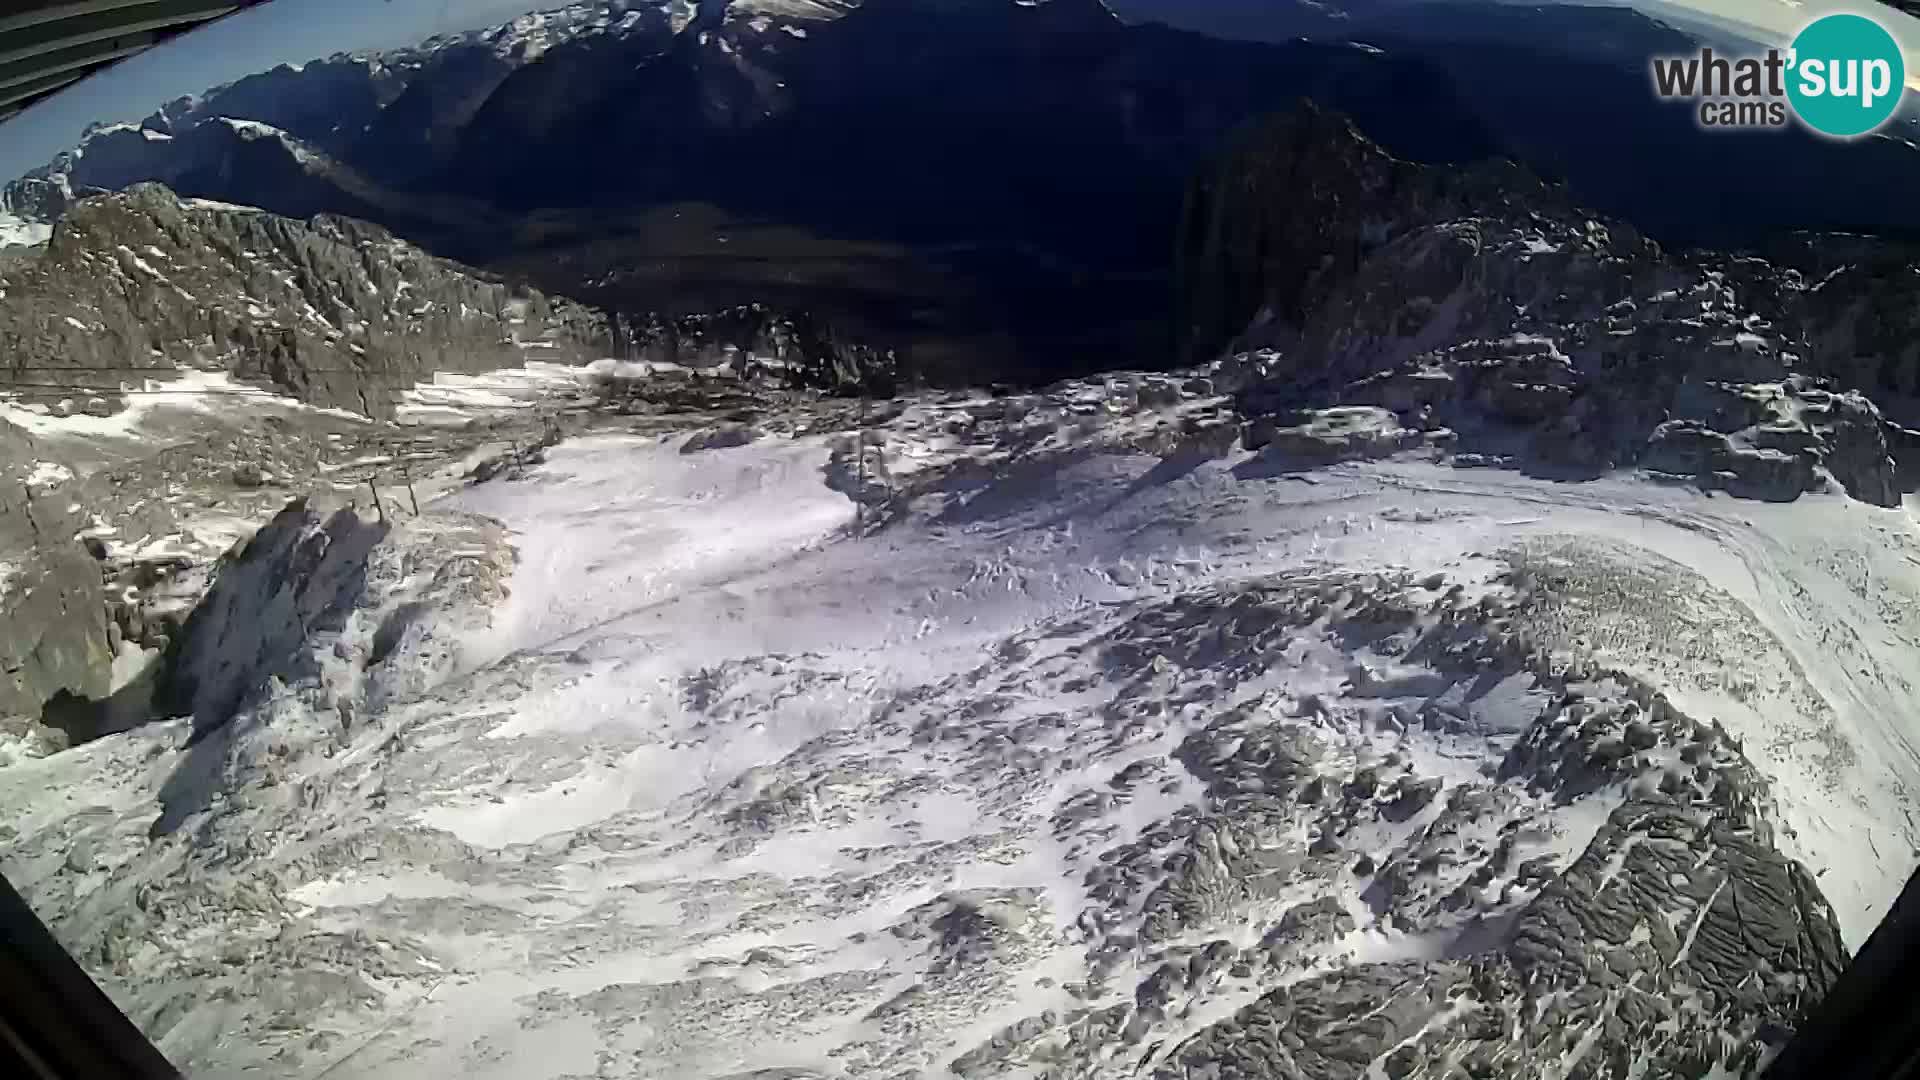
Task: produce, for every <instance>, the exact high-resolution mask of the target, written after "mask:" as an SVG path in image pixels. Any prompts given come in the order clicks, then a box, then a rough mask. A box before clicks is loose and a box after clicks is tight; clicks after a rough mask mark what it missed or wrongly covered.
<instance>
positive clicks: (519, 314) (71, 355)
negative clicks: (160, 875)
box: [0, 185, 606, 416]
mask: <svg viewBox="0 0 1920 1080" xmlns="http://www.w3.org/2000/svg"><path fill="white" fill-rule="evenodd" d="M0 292H4V293H5V295H6V302H5V303H4V304H3V305H0V357H4V360H0V389H5V388H7V387H16V388H17V390H16V392H17V393H18V394H20V395H23V396H25V397H26V398H28V399H31V400H48V401H51V400H56V399H58V398H61V397H70V396H73V393H74V391H73V388H75V387H98V388H100V393H101V394H102V395H103V396H105V397H108V398H112V397H113V396H114V395H113V394H112V393H111V390H112V388H116V387H119V386H120V385H121V384H123V383H126V382H128V381H130V380H132V379H135V378H141V377H144V378H153V379H161V380H164V379H168V378H171V377H172V376H173V374H174V373H175V372H176V371H177V370H178V369H185V368H198V369H210V370H217V371H225V372H228V373H229V374H232V375H234V376H238V377H240V378H243V379H250V380H258V381H261V382H265V383H268V384H271V385H272V386H274V387H277V388H279V389H281V390H283V391H285V392H286V393H289V394H291V395H293V396H295V397H298V398H299V399H301V400H303V401H307V402H310V403H313V404H316V405H325V406H337V407H341V408H346V409H350V410H353V411H356V412H360V413H363V414H366V415H369V416H384V415H386V414H387V413H389V412H390V411H391V409H392V406H393V398H394V395H395V394H396V393H398V392H399V391H400V390H403V389H405V388H407V387H409V386H412V385H413V384H414V383H416V382H420V381H423V380H425V379H427V378H429V377H430V376H431V375H432V373H434V372H436V371H442V372H449V371H451V372H462V371H484V370H488V369H492V368H499V367H513V366H519V365H522V364H524V363H525V362H526V361H527V360H529V359H540V360H554V361H563V362H565V361H580V360H584V359H587V358H590V357H592V356H595V355H599V354H600V352H601V351H603V348H604V345H603V343H604V342H605V340H606V338H605V330H604V324H603V321H602V320H601V318H600V317H599V316H597V315H596V314H594V313H592V312H590V311H588V310H587V309H584V308H581V307H578V306H576V305H573V304H570V303H567V302H564V301H558V300H551V299H549V298H547V297H546V296H544V295H542V294H540V293H539V292H537V291H533V290H527V289H517V288H513V287H510V286H507V285H503V284H499V283H496V282H490V281H485V280H482V279H480V278H478V277H476V276H474V275H473V274H472V273H471V272H469V271H467V270H466V269H464V268H462V267H460V266H458V265H456V264H454V263H450V262H446V261H444V260H441V259H436V258H433V257H431V256H428V255H426V254H424V253H422V252H421V251H419V250H418V249H416V248H413V247H411V246H410V245H407V244H405V243H403V242H401V241H399V240H396V239H395V238H394V237H393V236H392V235H391V234H389V233H387V232H386V231H385V230H383V229H380V228H378V227H376V226H371V225H367V224H365V223H362V222H358V221H352V220H349V219H342V218H319V219H315V220H313V221H310V222H300V221H293V220H289V219H286V218H282V217H277V216H274V215H271V214H266V213H261V212H258V211H252V210H247V209H244V208H239V207H227V206H219V205H213V204H208V203H203V202H196V201H192V200H188V201H182V200H179V199H177V198H175V197H174V196H173V195H172V194H171V193H170V192H168V191H167V190H166V189H164V188H161V187H158V186H153V185H145V186H141V187H137V188H134V189H132V190H129V191H127V192H125V193H122V194H117V195H108V196H99V197H95V198H91V199H87V200H83V201H82V202H81V203H79V204H77V205H76V207H75V208H74V209H73V210H72V211H71V212H70V213H68V214H67V216H66V217H65V218H64V219H62V221H61V222H60V224H59V226H58V227H57V228H56V229H55V231H54V234H53V237H52V239H51V240H50V241H49V242H48V244H47V246H46V249H45V250H44V251H43V252H40V253H37V254H35V255H33V256H30V257H28V258H25V259H22V260H18V261H16V262H13V263H10V264H8V265H6V266H4V267H0Z"/></svg>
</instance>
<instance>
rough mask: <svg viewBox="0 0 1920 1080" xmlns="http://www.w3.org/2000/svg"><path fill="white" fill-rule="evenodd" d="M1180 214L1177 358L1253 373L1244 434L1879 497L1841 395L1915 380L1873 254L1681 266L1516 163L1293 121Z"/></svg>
mask: <svg viewBox="0 0 1920 1080" xmlns="http://www.w3.org/2000/svg"><path fill="white" fill-rule="evenodd" d="M1188 220H1189V226H1188V229H1187V236H1188V241H1187V243H1186V244H1185V245H1184V248H1183V253H1182V254H1183V260H1184V263H1183V270H1182V275H1181V278H1182V281H1183V293H1184V306H1185V309H1186V310H1187V311H1188V312H1190V313H1191V314H1190V316H1189V322H1190V325H1191V326H1192V328H1193V337H1192V339H1191V340H1192V343H1193V344H1194V345H1195V347H1197V348H1199V349H1202V350H1211V349H1213V348H1214V347H1215V345H1216V343H1217V342H1218V341H1219V340H1221V339H1220V337H1219V335H1220V334H1222V333H1224V334H1225V335H1226V336H1227V337H1235V336H1237V337H1238V339H1239V345H1238V346H1237V348H1240V349H1250V350H1254V351H1255V353H1257V354H1258V356H1259V360H1258V361H1257V363H1256V364H1255V365H1254V369H1252V370H1254V374H1253V375H1252V376H1251V378H1250V384H1249V386H1248V387H1247V389H1246V392H1245V393H1244V394H1243V406H1244V407H1245V408H1246V409H1247V410H1248V411H1250V412H1252V413H1254V414H1256V415H1263V414H1275V413H1277V414H1280V415H1282V416H1285V415H1288V414H1290V413H1291V412H1292V411H1293V410H1297V409H1299V408H1301V407H1303V406H1304V407H1309V408H1317V407H1328V406H1359V405H1365V406H1375V407H1382V408H1385V409H1389V410H1392V411H1393V412H1394V413H1395V414H1397V417H1398V420H1399V422H1400V423H1402V424H1404V425H1406V427H1408V428H1409V429H1413V430H1425V431H1427V432H1429V433H1432V432H1435V431H1442V430H1443V431H1444V432H1446V433H1447V437H1448V438H1455V439H1458V440H1459V443H1460V449H1461V450H1462V452H1463V455H1464V459H1465V460H1469V461H1486V462H1491V463H1511V464H1515V465H1519V466H1521V467H1525V468H1531V469H1538V470H1543V471H1547V472H1550V473H1554V474H1556V475H1574V476H1592V475H1598V474H1599V473H1602V472H1605V471H1608V470H1612V469H1617V468H1623V467H1642V468H1646V469H1650V470H1652V471H1654V472H1657V473H1661V474H1667V475H1671V476H1676V477H1682V478H1686V479H1689V480H1693V481H1697V482H1699V483H1702V484H1705V485H1708V486H1712V487H1723V488H1727V489H1729V490H1733V491H1735V492H1737V493H1741V494H1748V495H1753V496H1756V497H1762V498H1772V499H1791V498H1795V497H1797V496H1798V495H1799V494H1800V493H1802V492H1804V491H1809V490H1818V489H1819V488H1821V487H1822V486H1824V485H1825V484H1826V483H1827V482H1828V481H1829V479H1831V480H1832V481H1835V482H1837V483H1838V484H1839V485H1840V486H1841V487H1842V488H1844V489H1845V490H1846V491H1847V492H1849V493H1850V494H1852V495H1853V496H1855V497H1856V498H1860V499H1864V500H1867V501H1871V502H1875V503H1879V504H1882V505H1892V504H1895V503H1897V502H1898V500H1899V492H1900V490H1901V477H1900V474H1899V470H1898V469H1897V467H1896V465H1895V463H1894V461H1893V456H1894V453H1895V451H1896V450H1897V449H1898V448H1899V444H1900V443H1901V442H1902V439H1901V436H1900V433H1899V430H1898V429H1896V428H1894V427H1893V425H1890V424H1888V423H1887V422H1886V421H1885V419H1884V418H1883V416H1882V413H1881V410H1880V408H1879V406H1878V405H1876V403H1875V402H1874V401H1873V400H1872V399H1871V398H1870V397H1869V396H1867V393H1863V392H1862V391H1866V392H1868V393H1875V392H1880V391H1882V390H1883V389H1886V388H1887V387H1888V386H1889V385H1893V386H1904V385H1907V384H1908V383H1910V382H1911V375H1909V374H1905V373H1903V370H1904V369H1902V368H1901V367H1900V366H1899V365H1900V363H1901V360H1900V359H1899V358H1900V357H1901V356H1902V355H1903V353H1902V352H1900V351H1899V349H1900V346H1898V345H1897V343H1896V342H1895V341H1894V338H1895V336H1896V335H1898V334H1899V333H1901V332H1903V331H1904V329H1905V328H1907V327H1908V326H1909V325H1910V323H1911V316H1909V315H1906V314H1905V312H1908V311H1910V310H1912V308H1913V307H1914V304H1913V298H1914V295H1915V293H1914V288H1915V285H1916V282H1915V280H1914V276H1913V275H1912V273H1911V272H1910V271H1907V272H1904V273H1903V272H1901V271H1900V270H1899V269H1898V268H1899V267H1900V265H1901V264H1900V262H1899V260H1898V258H1897V257H1895V256H1893V255H1892V254H1891V253H1887V252H1883V257H1882V259H1881V260H1880V261H1879V262H1878V263H1877V264H1874V265H1876V266H1877V269H1875V270H1861V269H1859V267H1860V266H1862V265H1863V264H1862V263H1860V262H1858V261H1846V262H1845V263H1844V265H1842V266H1839V267H1836V269H1835V270H1833V271H1831V272H1830V273H1829V276H1828V277H1827V278H1826V279H1825V280H1818V282H1817V284H1812V283H1813V282H1815V281H1816V280H1817V279H1813V278H1811V277H1809V275H1808V274H1807V273H1806V272H1804V271H1801V270H1799V269H1796V268H1794V267H1792V266H1789V265H1786V264H1784V263H1777V262H1772V261H1768V260H1763V259H1757V258H1751V257H1746V258H1736V257H1730V256H1717V257H1711V258H1703V257H1694V256H1689V257H1684V258H1683V257H1677V256H1674V255H1671V254H1669V253H1667V252H1665V251H1663V250H1662V249H1661V247H1660V246H1659V245H1658V244H1656V243H1654V242H1653V241H1651V240H1649V239H1647V238H1646V237H1644V236H1643V235H1642V234H1641V233H1640V232H1639V231H1638V230H1636V229H1634V228H1632V227H1631V226H1630V225H1627V224H1624V223H1621V222H1617V221H1613V220H1610V219H1607V218H1605V217H1604V216H1601V215H1597V214H1591V213H1589V212H1587V211H1585V210H1583V209H1582V208H1580V207H1579V206H1578V205H1577V204H1575V203H1574V202H1573V201H1572V200H1571V199H1570V198H1569V197H1568V195H1567V193H1566V192H1565V191H1564V189H1562V188H1559V187H1556V186H1553V185H1549V184H1546V183H1544V182H1542V181H1540V180H1539V179H1537V178H1534V177H1531V176H1529V175H1528V174H1527V173H1526V172H1525V171H1524V170H1521V169H1518V168H1516V167H1513V166H1500V165H1484V166H1476V167H1472V168H1467V169H1453V168H1444V167H1437V166H1422V165H1415V164H1411V163H1408V162H1404V161H1399V160H1397V159H1394V158H1393V157H1392V156H1390V155H1388V154H1386V153H1385V152H1384V151H1382V150H1381V149H1380V148H1378V147H1377V146H1374V145H1373V144H1372V143H1370V142H1368V141H1367V140H1366V139H1365V138H1364V137H1363V136H1361V135H1359V133H1358V132H1357V131H1355V130H1354V129H1353V128H1352V127H1351V126H1350V125H1348V124H1346V123H1345V122H1344V121H1342V120H1341V119H1340V118H1338V117H1334V116H1331V115H1329V114H1326V113H1324V112H1322V111H1320V110H1318V109H1315V108H1312V107H1311V106H1307V107H1303V108H1302V109H1301V110H1300V111H1299V112H1297V113H1295V114H1294V115H1292V116H1289V117H1285V118H1282V119H1280V120H1277V121H1275V122H1274V123H1272V124H1271V125H1268V126H1267V127H1266V128H1264V129H1262V130H1261V131H1260V132H1256V133H1254V134H1253V135H1251V136H1249V138H1248V139H1247V140H1246V141H1245V142H1243V143H1242V144H1241V145H1240V146H1239V147H1237V148H1236V149H1235V151H1234V152H1233V153H1231V154H1229V155H1228V156H1227V157H1226V159H1225V161H1224V162H1223V165H1222V168H1221V169H1220V170H1219V171H1217V172H1216V173H1214V174H1212V175H1211V176H1210V177H1209V178H1208V179H1207V180H1205V181H1203V182H1201V183H1200V184H1199V185H1197V186H1196V188H1195V194H1194V196H1193V197H1192V198H1191V199H1190V201H1189V211H1188ZM1859 244H1860V241H1857V240H1856V241H1850V242H1848V243H1847V244H1846V245H1845V247H1846V250H1848V251H1850V252H1855V253H1856V259H1857V250H1858V247H1859ZM1821 246H1822V245H1821V244H1820V242H1819V241H1817V240H1809V241H1807V242H1806V244H1805V245H1804V249H1803V252H1802V255H1801V258H1802V259H1803V260H1804V261H1808V262H1809V263H1810V264H1812V265H1819V263H1818V260H1817V259H1816V258H1815V257H1814V256H1813V255H1812V253H1813V252H1817V251H1819V250H1820V248H1821ZM1235 327H1238V329H1235ZM1862 345H1872V346H1874V347H1886V348H1890V349H1893V350H1894V351H1892V352H1890V353H1888V354H1885V355H1887V356H1888V359H1887V360H1885V361H1882V360H1879V359H1877V358H1876V359H1875V360H1872V361H1862V360H1861V356H1862V355H1863V349H1862ZM1261 350H1265V351H1264V352H1263V351H1261Z"/></svg>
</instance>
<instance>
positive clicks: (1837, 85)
mask: <svg viewBox="0 0 1920 1080" xmlns="http://www.w3.org/2000/svg"><path fill="white" fill-rule="evenodd" d="M1787 64H1788V67H1789V71H1788V75H1787V100H1788V101H1790V102H1792V103H1793V111H1794V112H1795V113H1797V114H1798V115H1799V117H1800V120H1801V122H1803V123H1805V124H1806V125H1807V126H1808V127H1810V128H1812V129H1813V130H1815V131H1818V132H1820V133H1821V134H1823V135H1832V136H1835V137H1836V138H1842V139H1850V138H1853V137H1855V136H1857V135H1867V134H1870V133H1872V132H1874V131H1877V130H1879V128H1880V125H1882V124H1884V123H1886V122H1887V120H1888V119H1889V118H1891V117H1892V116H1893V112H1894V110H1895V109H1898V108H1899V107H1900V95H1901V94H1902V92H1904V91H1905V90H1906V84H1907V61H1906V56H1905V54H1903V53H1902V52H1901V51H1900V43H1899V42H1897V41H1895V40H1894V39H1893V35H1892V34H1890V33H1888V32H1887V30H1886V28H1885V27H1883V26H1881V25H1880V24H1879V23H1877V22H1874V21H1873V20H1872V19H1869V18H1867V17H1866V16H1864V15H1827V16H1823V17H1822V18H1818V19H1815V20H1814V21H1812V22H1810V23H1808V24H1807V26H1806V29H1804V30H1801V31H1800V36H1799V37H1796V38H1794V39H1793V51H1792V52H1791V53H1789V54H1788V60H1787Z"/></svg>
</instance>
